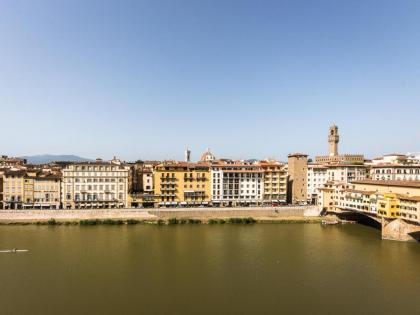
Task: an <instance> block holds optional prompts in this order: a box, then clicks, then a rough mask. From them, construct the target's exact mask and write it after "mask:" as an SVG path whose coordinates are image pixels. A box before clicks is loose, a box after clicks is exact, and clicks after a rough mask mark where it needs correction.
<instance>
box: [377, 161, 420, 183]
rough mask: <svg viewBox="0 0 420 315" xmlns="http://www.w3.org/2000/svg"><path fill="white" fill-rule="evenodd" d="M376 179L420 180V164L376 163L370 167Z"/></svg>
mask: <svg viewBox="0 0 420 315" xmlns="http://www.w3.org/2000/svg"><path fill="white" fill-rule="evenodd" d="M370 178H371V179H374V180H399V181H406V180H408V181H419V180H420V165H402V164H376V165H372V166H371V168H370Z"/></svg>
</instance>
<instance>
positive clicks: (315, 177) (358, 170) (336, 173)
mask: <svg viewBox="0 0 420 315" xmlns="http://www.w3.org/2000/svg"><path fill="white" fill-rule="evenodd" d="M307 174H308V201H310V202H312V203H316V202H317V199H318V195H319V190H320V189H321V188H324V186H325V184H326V183H327V182H335V183H343V184H347V183H351V182H353V181H356V180H364V179H366V178H367V177H368V174H369V172H368V170H367V167H366V166H365V165H359V164H325V165H322V164H308V171H307Z"/></svg>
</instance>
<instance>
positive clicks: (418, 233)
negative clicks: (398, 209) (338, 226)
mask: <svg viewBox="0 0 420 315" xmlns="http://www.w3.org/2000/svg"><path fill="white" fill-rule="evenodd" d="M329 213H333V214H335V215H337V216H338V217H339V218H343V219H344V218H346V219H347V218H349V217H352V218H354V217H355V215H356V216H361V217H362V218H363V217H364V218H365V219H368V220H370V221H371V223H373V224H370V225H374V226H375V227H378V228H380V229H381V234H382V239H384V240H393V241H420V225H419V224H416V223H414V222H410V221H408V220H405V219H403V218H392V219H391V218H384V217H381V216H378V215H377V214H376V213H374V212H369V211H363V210H359V209H354V208H336V210H335V211H329ZM359 218H360V217H359ZM357 221H359V219H357Z"/></svg>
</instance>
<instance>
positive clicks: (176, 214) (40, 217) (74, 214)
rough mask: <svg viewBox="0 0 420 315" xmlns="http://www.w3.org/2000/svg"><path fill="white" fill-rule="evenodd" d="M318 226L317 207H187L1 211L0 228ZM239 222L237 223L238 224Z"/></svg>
mask: <svg viewBox="0 0 420 315" xmlns="http://www.w3.org/2000/svg"><path fill="white" fill-rule="evenodd" d="M239 219H242V220H244V223H246V222H245V221H246V220H245V219H247V220H248V223H249V222H252V223H257V222H258V223H298V222H299V223H315V222H321V221H322V219H321V217H320V216H318V212H317V211H316V209H315V208H314V207H276V208H188V209H150V210H146V209H101V210H1V211H0V225H16V224H22V225H27V224H51V225H56V224H81V225H96V224H139V223H149V224H171V223H175V222H176V223H181V224H184V223H205V224H207V223H210V224H212V223H239V222H241V220H239ZM235 220H236V221H235Z"/></svg>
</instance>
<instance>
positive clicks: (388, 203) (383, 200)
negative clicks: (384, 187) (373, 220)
mask: <svg viewBox="0 0 420 315" xmlns="http://www.w3.org/2000/svg"><path fill="white" fill-rule="evenodd" d="M399 208H400V207H399V199H398V196H397V195H396V194H383V195H380V196H379V197H378V205H377V215H378V216H379V217H383V218H386V219H396V218H399V217H400V209H399Z"/></svg>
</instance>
